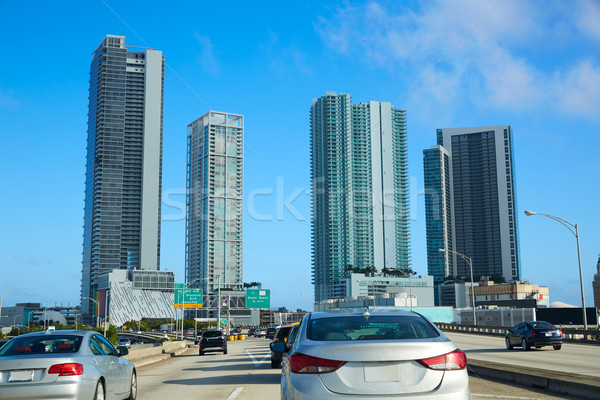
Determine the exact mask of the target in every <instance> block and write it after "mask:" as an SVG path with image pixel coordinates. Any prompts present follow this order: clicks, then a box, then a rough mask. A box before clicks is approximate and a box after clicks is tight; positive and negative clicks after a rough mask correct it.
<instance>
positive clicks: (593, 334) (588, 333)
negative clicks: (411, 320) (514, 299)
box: [436, 323, 600, 344]
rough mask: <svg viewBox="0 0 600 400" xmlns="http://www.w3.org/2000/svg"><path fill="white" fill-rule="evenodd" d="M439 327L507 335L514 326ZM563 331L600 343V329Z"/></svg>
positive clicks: (570, 337)
mask: <svg viewBox="0 0 600 400" xmlns="http://www.w3.org/2000/svg"><path fill="white" fill-rule="evenodd" d="M436 325H437V327H438V328H440V329H441V330H442V331H455V332H461V333H476V334H482V335H493V336H505V335H506V332H508V331H509V330H511V329H512V327H506V326H484V325H477V326H475V325H459V324H447V323H436ZM560 329H561V330H562V333H563V340H566V341H573V342H586V343H594V344H600V330H598V329H587V330H586V329H577V328H560Z"/></svg>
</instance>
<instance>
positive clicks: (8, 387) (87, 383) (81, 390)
mask: <svg viewBox="0 0 600 400" xmlns="http://www.w3.org/2000/svg"><path fill="white" fill-rule="evenodd" d="M96 383H97V382H95V381H91V380H83V379H61V378H59V379H57V380H56V381H55V382H52V383H42V384H31V383H15V384H1V385H0V399H2V400H4V399H15V400H38V399H39V400H45V399H65V400H69V399H73V400H76V399H92V398H93V397H94V393H95V391H96Z"/></svg>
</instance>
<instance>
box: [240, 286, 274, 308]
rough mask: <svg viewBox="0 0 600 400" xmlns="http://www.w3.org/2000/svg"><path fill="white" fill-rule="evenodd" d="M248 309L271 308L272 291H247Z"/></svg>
mask: <svg viewBox="0 0 600 400" xmlns="http://www.w3.org/2000/svg"><path fill="white" fill-rule="evenodd" d="M246 308H271V289H248V290H246Z"/></svg>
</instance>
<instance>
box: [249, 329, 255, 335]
mask: <svg viewBox="0 0 600 400" xmlns="http://www.w3.org/2000/svg"><path fill="white" fill-rule="evenodd" d="M254 331H255V329H254V328H250V329H248V336H253V335H254Z"/></svg>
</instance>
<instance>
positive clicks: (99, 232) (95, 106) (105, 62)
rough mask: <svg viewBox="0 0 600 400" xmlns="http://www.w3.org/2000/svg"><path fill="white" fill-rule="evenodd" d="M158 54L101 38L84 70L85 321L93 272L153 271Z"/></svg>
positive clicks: (159, 124) (159, 126)
mask: <svg viewBox="0 0 600 400" xmlns="http://www.w3.org/2000/svg"><path fill="white" fill-rule="evenodd" d="M163 86H164V58H163V56H162V52H161V51H159V50H154V49H140V48H135V49H130V48H127V46H126V45H125V37H123V36H114V35H108V36H106V37H105V38H104V39H103V40H102V42H101V43H100V45H99V46H98V48H97V49H96V50H95V51H94V52H93V53H92V62H91V68H90V87H89V106H88V129H87V161H86V177H85V209H84V234H83V268H82V284H81V306H82V312H83V313H84V314H85V315H87V316H88V318H90V317H91V316H92V315H93V312H94V308H95V307H94V303H93V302H92V301H90V300H88V298H92V299H93V298H95V297H96V296H97V293H96V291H97V290H98V280H99V277H100V275H102V274H104V273H108V272H110V271H112V270H115V269H143V270H155V271H156V270H158V269H159V264H160V258H159V257H160V212H161V209H160V207H161V178H162V134H163V97H164V94H163Z"/></svg>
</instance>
